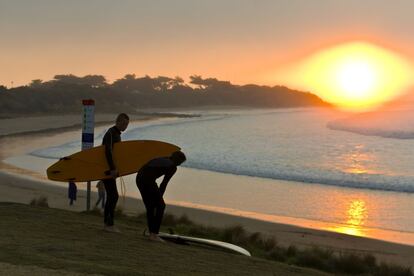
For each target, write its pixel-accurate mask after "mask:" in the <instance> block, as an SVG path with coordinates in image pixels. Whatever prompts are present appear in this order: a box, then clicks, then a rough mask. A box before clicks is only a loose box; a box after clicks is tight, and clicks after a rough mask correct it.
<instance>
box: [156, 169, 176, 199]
mask: <svg viewBox="0 0 414 276" xmlns="http://www.w3.org/2000/svg"><path fill="white" fill-rule="evenodd" d="M176 171H177V167H172V168H171V169H170V170H168V172H167V173H166V174H165V176H164V179H163V180H162V182H161V184H160V194H161V196H164V193H165V190H166V189H167V184H168V182H170V179H171V177H173V175H174V174H175V172H176Z"/></svg>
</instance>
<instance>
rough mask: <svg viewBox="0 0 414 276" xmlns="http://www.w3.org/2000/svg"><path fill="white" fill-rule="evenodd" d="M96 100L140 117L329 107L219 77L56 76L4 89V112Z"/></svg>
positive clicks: (64, 107)
mask: <svg viewBox="0 0 414 276" xmlns="http://www.w3.org/2000/svg"><path fill="white" fill-rule="evenodd" d="M85 98H92V99H95V101H96V105H97V111H99V112H121V111H123V112H137V111H139V110H142V109H146V108H197V107H201V106H211V107H218V108H219V107H223V106H240V107H252V108H281V107H310V106H328V105H329V104H327V103H326V102H324V101H323V100H321V99H320V98H319V97H317V96H316V95H314V94H311V93H309V92H302V91H297V90H292V89H289V88H287V87H284V86H273V87H271V86H262V85H255V84H248V85H235V84H232V83H230V82H229V81H222V80H218V79H216V78H203V77H202V76H198V75H193V76H190V81H189V83H186V82H185V81H184V80H183V79H182V78H181V77H178V76H177V77H174V78H170V77H165V76H158V77H150V76H143V77H137V76H136V75H135V74H127V75H125V76H124V77H122V78H120V79H117V80H115V81H114V82H113V83H108V81H107V80H106V78H105V77H104V76H102V75H86V76H83V77H78V76H75V75H72V74H68V75H56V76H54V78H53V79H52V80H49V81H43V80H40V79H36V80H32V81H31V83H30V84H27V85H23V86H20V87H15V88H7V87H5V86H2V85H0V110H1V111H0V112H1V113H10V114H28V113H44V112H60V113H77V112H79V106H80V102H81V100H82V99H85Z"/></svg>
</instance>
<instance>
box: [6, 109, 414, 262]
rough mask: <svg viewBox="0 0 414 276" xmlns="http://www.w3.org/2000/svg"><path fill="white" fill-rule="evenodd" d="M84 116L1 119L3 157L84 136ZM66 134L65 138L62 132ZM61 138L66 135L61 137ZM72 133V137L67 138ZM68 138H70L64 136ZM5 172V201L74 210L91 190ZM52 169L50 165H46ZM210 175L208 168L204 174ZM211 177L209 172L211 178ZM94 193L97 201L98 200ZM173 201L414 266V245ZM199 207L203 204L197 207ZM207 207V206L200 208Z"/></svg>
mask: <svg viewBox="0 0 414 276" xmlns="http://www.w3.org/2000/svg"><path fill="white" fill-rule="evenodd" d="M113 117H114V115H112V114H103V115H99V116H97V124H98V125H100V126H103V125H106V126H108V125H110V124H111V121H112V120H111V119H112V118H113ZM155 118H156V116H137V117H135V118H134V117H132V120H134V121H139V120H149V119H155ZM77 121H79V116H75V115H69V116H63V115H62V116H59V117H56V116H50V117H48V116H42V117H33V118H15V119H2V120H0V122H1V124H0V126H1V127H0V159H1V160H4V159H5V158H9V157H12V156H15V155H20V154H23V153H25V152H26V151H27V150H28V149H36V148H40V147H43V146H46V145H50V143H52V142H53V143H58V142H59V141H57V139H67V137H68V136H73V137H77V136H79V135H80V130H79V128H80V124H78V123H77ZM62 133H65V136H61V135H58V134H62ZM59 137H60V138H59ZM65 137H66V138H65ZM62 142H64V140H62ZM0 169H1V172H0V201H2V202H6V201H7V202H19V203H26V204H27V203H29V202H30V200H32V199H33V198H35V197H38V196H41V195H42V196H47V197H48V202H49V206H50V207H52V208H61V209H68V210H73V211H83V210H85V206H86V204H85V198H86V195H85V191H84V190H79V193H78V200H77V201H76V204H75V205H74V206H69V205H68V201H67V188H66V186H64V185H60V186H59V184H58V185H56V183H52V182H50V181H48V180H47V179H45V177H44V176H43V175H40V174H39V173H36V172H32V171H28V170H24V169H20V168H16V167H14V166H12V165H7V164H5V163H4V162H1V167H0ZM45 169H46V168H45ZM183 171H184V172H183V173H184V174H186V175H187V179H189V178H191V177H193V178H194V177H197V173H196V172H195V171H193V170H190V169H184V170H183ZM203 173H205V174H208V172H203ZM206 177H208V175H207V176H206ZM96 198H97V196H96V194H95V193H93V194H92V204H93V203H94V201H95V200H96ZM171 203H173V202H167V212H168V213H172V214H174V215H178V216H179V215H183V214H185V215H187V216H188V217H189V218H190V219H191V220H193V221H195V222H197V223H201V224H204V225H209V226H219V227H223V226H230V225H235V224H237V225H242V226H243V227H244V228H245V229H246V230H248V231H251V232H261V233H263V234H266V235H271V236H274V237H275V238H276V239H277V240H278V242H279V243H280V244H282V245H290V244H293V245H296V246H300V247H307V246H320V247H327V248H332V249H334V250H338V251H342V252H349V251H351V252H356V253H370V254H373V255H375V256H376V257H377V258H379V259H380V260H383V261H386V262H391V263H396V264H400V265H405V266H412V267H414V247H413V246H409V245H402V244H396V243H390V242H385V241H381V240H375V239H369V238H362V237H356V236H351V235H346V234H340V233H335V232H329V231H322V230H314V229H310V228H303V227H298V226H293V225H288V224H282V223H276V222H267V221H262V220H258V219H252V218H247V217H241V216H234V215H229V214H224V213H220V212H214V211H212V210H203V209H199V208H189V207H185V206H178V205H174V204H171ZM118 205H119V206H122V208H123V209H124V211H125V212H127V213H130V214H137V213H141V212H143V211H144V209H143V204H142V202H141V201H140V200H139V199H137V198H130V197H126V198H125V199H124V200H123V199H120V201H119V203H118ZM191 207H197V206H191ZM199 207H202V206H199Z"/></svg>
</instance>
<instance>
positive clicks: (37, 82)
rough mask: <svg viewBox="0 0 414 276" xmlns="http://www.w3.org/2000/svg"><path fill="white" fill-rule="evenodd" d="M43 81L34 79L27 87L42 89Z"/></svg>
mask: <svg viewBox="0 0 414 276" xmlns="http://www.w3.org/2000/svg"><path fill="white" fill-rule="evenodd" d="M42 84H43V81H42V80H41V79H35V80H32V82H31V83H30V84H29V87H31V88H40V87H42Z"/></svg>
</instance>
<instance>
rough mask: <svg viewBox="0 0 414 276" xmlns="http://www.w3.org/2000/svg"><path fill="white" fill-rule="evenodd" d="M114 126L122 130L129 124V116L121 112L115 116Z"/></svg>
mask: <svg viewBox="0 0 414 276" xmlns="http://www.w3.org/2000/svg"><path fill="white" fill-rule="evenodd" d="M115 124H116V128H117V129H119V131H124V130H125V129H126V128H127V127H128V124H129V117H128V115H126V114H125V113H121V114H119V115H118V117H116V121H115Z"/></svg>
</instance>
